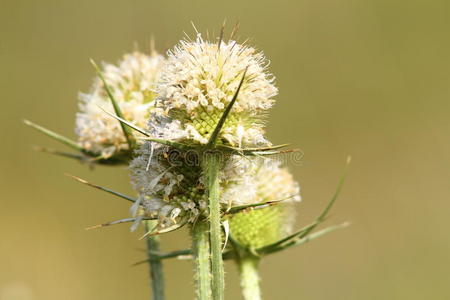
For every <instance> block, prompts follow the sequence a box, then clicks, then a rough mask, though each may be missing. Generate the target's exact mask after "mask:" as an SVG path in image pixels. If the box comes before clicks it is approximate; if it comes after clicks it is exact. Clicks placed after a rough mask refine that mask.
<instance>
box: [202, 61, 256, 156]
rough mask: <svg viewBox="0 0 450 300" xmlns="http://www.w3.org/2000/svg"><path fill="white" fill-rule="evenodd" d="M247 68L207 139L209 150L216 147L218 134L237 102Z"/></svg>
mask: <svg viewBox="0 0 450 300" xmlns="http://www.w3.org/2000/svg"><path fill="white" fill-rule="evenodd" d="M247 68H248V67H246V68H245V70H244V74H242V78H241V81H240V82H239V86H238V87H237V89H236V92H235V93H234V96H233V99H231V101H230V103H228V105H227V107H226V108H225V111H224V112H223V114H222V116H221V117H220V120H219V122H217V125H216V127H215V128H214V131H213V133H212V134H211V137H210V138H209V141H208V147H209V148H213V147H214V146H215V145H216V142H217V138H218V136H219V133H220V131H221V130H222V127H223V125H224V124H225V121H226V120H227V118H228V115H229V113H230V111H231V109H232V108H233V105H234V103H235V102H236V100H237V97H238V94H239V91H240V89H241V87H242V84H243V83H244V79H245V74H246V73H247Z"/></svg>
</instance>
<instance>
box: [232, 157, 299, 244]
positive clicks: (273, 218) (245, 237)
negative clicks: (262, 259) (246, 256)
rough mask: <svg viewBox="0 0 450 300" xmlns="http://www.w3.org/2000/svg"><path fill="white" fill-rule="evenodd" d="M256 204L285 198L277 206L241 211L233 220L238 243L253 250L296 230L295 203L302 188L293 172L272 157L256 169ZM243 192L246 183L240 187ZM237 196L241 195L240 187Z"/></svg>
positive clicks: (234, 234) (234, 235)
mask: <svg viewBox="0 0 450 300" xmlns="http://www.w3.org/2000/svg"><path fill="white" fill-rule="evenodd" d="M252 180H253V181H254V182H255V185H256V186H255V198H254V199H253V201H256V203H261V202H263V203H264V202H270V201H278V200H280V201H282V202H280V203H279V204H277V205H273V206H269V207H266V208H262V209H258V210H253V211H250V212H246V211H244V212H241V213H237V214H235V215H233V216H232V218H231V219H230V223H229V224H230V234H231V236H232V237H233V239H235V240H236V241H237V242H239V243H240V244H241V245H243V246H245V247H247V248H249V249H257V248H260V247H264V246H266V245H268V244H270V243H273V242H276V241H277V240H279V239H281V238H284V237H286V236H287V235H289V234H291V233H292V227H293V225H294V222H295V207H294V205H293V204H294V203H295V202H298V201H300V187H299V185H298V183H297V182H296V181H295V180H294V179H293V177H292V174H291V173H290V172H289V171H288V170H287V169H286V168H281V167H280V163H279V162H277V161H275V160H269V161H267V162H266V163H263V164H262V165H261V166H260V168H259V170H258V171H257V172H256V174H255V176H254V178H253V179H252ZM240 188H241V190H242V191H244V189H245V185H244V186H241V187H240ZM235 189H237V190H236V191H233V196H234V197H237V196H239V193H240V191H239V190H238V189H239V186H237V187H236V188H235Z"/></svg>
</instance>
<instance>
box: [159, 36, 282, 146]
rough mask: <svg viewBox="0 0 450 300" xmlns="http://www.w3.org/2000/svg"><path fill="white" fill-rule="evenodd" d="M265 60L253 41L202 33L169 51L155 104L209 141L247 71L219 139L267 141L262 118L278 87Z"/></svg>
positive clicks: (247, 142)
mask: <svg viewBox="0 0 450 300" xmlns="http://www.w3.org/2000/svg"><path fill="white" fill-rule="evenodd" d="M267 65H268V63H267V60H266V59H265V57H264V55H263V54H262V53H261V52H258V51H256V50H255V49H254V48H252V47H249V46H245V45H242V44H238V43H237V42H236V41H233V40H229V41H221V42H208V41H205V40H203V39H202V37H201V35H200V34H199V35H198V36H197V38H196V40H195V41H181V42H180V43H179V44H178V45H177V46H176V47H175V48H174V49H173V50H171V51H169V52H168V59H167V64H166V65H165V67H164V70H163V71H162V72H161V80H160V81H159V83H158V85H157V92H158V98H157V106H158V107H160V108H161V111H160V113H161V112H163V113H165V114H166V115H167V116H168V117H170V118H171V119H173V120H174V121H175V120H176V121H178V122H180V129H181V130H183V131H184V133H185V138H187V139H190V140H193V141H195V142H198V143H201V144H205V143H206V142H207V141H208V138H209V136H210V135H211V133H212V131H213V130H214V128H215V126H216V124H217V122H218V120H219V119H220V117H221V116H222V114H223V112H224V110H225V108H226V107H227V105H228V104H229V103H230V102H231V101H232V99H233V96H234V95H235V93H236V91H237V89H238V86H239V84H240V82H241V79H242V78H243V76H244V73H245V77H244V80H243V84H242V86H241V88H240V91H239V94H238V97H237V100H236V102H235V104H234V106H233V108H232V110H231V113H230V115H229V116H228V118H227V121H226V123H225V125H224V127H223V129H222V131H221V135H220V139H221V140H222V142H225V143H228V144H231V145H233V146H242V145H249V146H255V145H261V144H265V145H266V144H268V142H267V140H266V139H265V138H264V130H263V122H262V119H263V116H264V115H265V112H266V111H267V110H268V109H269V108H270V107H271V106H272V105H273V103H274V100H273V97H274V96H275V95H276V94H277V92H278V90H277V88H276V87H275V86H274V84H273V80H274V79H273V77H272V75H271V74H269V73H267V72H266V68H267Z"/></svg>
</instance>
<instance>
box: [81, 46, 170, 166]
mask: <svg viewBox="0 0 450 300" xmlns="http://www.w3.org/2000/svg"><path fill="white" fill-rule="evenodd" d="M164 61H165V59H164V57H162V56H160V55H157V54H156V53H154V54H152V55H146V54H143V53H140V52H133V53H130V54H126V55H124V56H123V58H122V60H120V61H119V63H118V64H117V65H113V64H104V66H103V76H104V78H105V80H106V82H107V84H108V86H109V88H110V90H111V92H112V94H113V96H114V98H115V100H116V102H117V104H118V105H119V107H120V109H121V111H122V113H123V115H124V117H125V118H126V119H127V120H128V121H130V122H132V123H134V124H136V125H137V126H142V127H145V126H146V123H147V121H148V118H149V108H150V107H151V106H152V105H154V99H155V93H154V85H155V82H156V81H157V80H158V78H159V73H160V70H161V67H162V65H163V64H164ZM79 107H80V112H79V113H77V119H76V134H77V135H78V142H79V144H80V145H81V146H82V147H83V148H84V149H86V150H88V151H91V152H94V153H99V155H100V154H101V155H102V156H103V157H105V158H107V157H110V156H112V155H114V154H116V153H118V152H121V151H127V150H128V145H127V143H126V139H125V136H124V134H123V132H122V129H121V127H120V123H119V122H118V121H117V120H115V119H113V118H111V117H110V116H108V115H107V114H105V112H104V111H102V109H101V108H104V109H106V110H108V111H113V107H112V104H111V101H110V99H109V97H108V95H107V93H106V91H105V88H104V85H103V83H102V81H101V80H100V78H99V77H96V78H95V80H94V83H93V85H92V88H91V91H90V92H89V93H88V94H80V104H79ZM100 107H101V108H100Z"/></svg>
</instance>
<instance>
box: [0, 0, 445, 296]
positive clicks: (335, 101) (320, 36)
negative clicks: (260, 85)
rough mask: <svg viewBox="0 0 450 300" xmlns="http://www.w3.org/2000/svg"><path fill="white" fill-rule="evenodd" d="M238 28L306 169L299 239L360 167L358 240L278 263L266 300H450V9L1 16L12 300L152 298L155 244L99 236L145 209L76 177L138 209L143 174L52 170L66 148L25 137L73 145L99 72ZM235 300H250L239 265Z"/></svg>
mask: <svg viewBox="0 0 450 300" xmlns="http://www.w3.org/2000/svg"><path fill="white" fill-rule="evenodd" d="M225 18H226V19H228V21H229V24H232V23H234V22H235V21H237V20H239V21H240V22H241V27H240V28H241V29H240V31H239V32H240V37H241V40H243V39H245V38H247V37H250V38H251V42H250V43H251V44H252V45H254V46H256V47H258V48H259V49H262V50H263V51H264V52H265V54H266V55H267V57H268V58H269V59H270V60H271V71H272V72H273V73H274V74H275V75H276V77H277V85H278V87H279V88H280V94H279V96H278V97H277V99H278V102H277V105H276V107H275V108H274V109H273V110H272V113H271V115H270V119H269V129H268V131H269V138H270V139H271V140H272V141H273V142H274V143H282V142H292V143H293V144H294V145H295V146H297V147H300V148H301V149H302V150H303V152H304V157H303V160H302V162H301V164H300V165H296V166H291V170H292V171H293V172H294V173H295V175H296V178H297V179H298V180H299V181H300V183H301V186H302V194H303V202H302V203H301V205H299V206H298V212H299V218H298V226H301V225H302V224H306V223H307V222H309V221H311V220H312V219H313V218H314V217H315V216H316V215H317V214H318V213H319V211H320V210H321V209H322V208H323V206H324V205H325V203H326V202H327V201H328V199H329V198H330V196H331V194H332V193H333V191H334V188H335V186H336V183H337V181H338V178H339V176H340V174H341V172H342V169H343V166H344V164H345V159H346V156H347V155H349V154H351V155H352V157H353V163H352V167H351V172H350V175H349V177H348V181H347V183H346V184H345V187H344V190H343V192H342V195H341V196H342V197H341V198H340V199H339V201H338V203H337V205H336V207H335V209H334V210H333V213H332V217H331V218H330V219H329V220H328V222H327V223H328V224H333V223H338V222H342V221H345V220H349V221H351V222H352V226H351V227H350V228H348V229H346V230H342V231H339V232H335V233H333V234H331V235H329V236H326V237H324V238H322V239H320V240H317V241H314V242H313V243H310V244H307V245H305V246H302V247H301V248H295V249H292V250H290V251H287V252H285V253H283V254H278V255H274V256H270V257H268V258H267V259H265V260H264V262H263V264H262V277H263V292H264V296H265V299H283V300H294V299H311V300H313V299H314V300H318V299H327V300H328V299H336V300H338V299H342V300H344V299H345V300H348V299H433V300H434V299H450V286H449V282H450V236H449V227H450V217H449V212H450V201H449V200H450V199H449V198H450V184H449V179H450V176H449V175H450V155H449V154H450V139H449V137H450V122H449V117H450V104H449V103H450V88H449V87H450V34H449V30H450V2H449V1H448V0H441V1H440V0H428V1H426V0H422V1H420V0H409V1H406V0H403V1H399V0H378V1H377V0H365V1H357V0H340V1H336V0H323V1H315V0H300V1H285V0H280V1H256V0H255V1H234V0H232V1H220V2H219V1H217V2H216V1H206V0H205V1H148V0H147V1H144V0H128V1H112V0H101V1H97V0H89V1H87V0H78V1H58V0H39V1H32V0H29V1H24V0H14V1H13V0H0V68H1V71H0V88H1V92H2V95H1V97H2V100H1V104H2V106H1V109H0V112H1V122H2V129H3V130H1V131H0V136H1V141H2V147H1V148H0V152H1V155H0V157H1V168H2V172H1V173H0V184H1V191H2V200H1V209H0V230H1V240H0V270H1V271H0V300H16V299H17V300H19V299H20V300H31V299H42V300H44V299H45V300H53V299H83V300H84V299H148V298H149V297H148V295H149V288H148V286H147V268H146V266H138V267H131V264H132V263H134V262H136V261H138V260H141V259H143V258H144V257H145V253H144V244H143V243H142V242H140V241H138V237H139V236H140V233H135V234H130V233H129V232H128V228H129V227H128V226H127V225H123V226H116V227H110V228H105V229H103V230H97V231H85V230H84V228H85V227H86V226H89V225H93V224H97V223H100V222H103V221H110V220H114V219H116V218H121V217H126V216H128V208H129V205H128V203H126V202H124V201H121V200H120V199H116V198H113V197H111V196H109V195H106V194H104V193H101V192H99V191H95V190H92V189H89V188H88V187H85V186H82V185H80V184H78V183H76V182H74V181H72V180H71V179H69V178H67V177H65V176H64V175H63V174H64V173H66V172H67V173H71V174H75V175H79V176H81V177H83V178H86V179H89V180H91V181H93V182H95V183H98V184H102V185H105V186H109V187H114V188H115V189H116V190H119V191H122V192H127V193H132V191H131V189H130V187H129V184H128V175H127V171H126V169H125V168H122V169H121V168H106V167H99V168H97V169H96V170H95V171H90V170H88V168H87V167H86V166H84V165H80V164H78V163H76V162H73V161H69V160H65V159H62V158H58V157H52V156H50V155H46V154H42V153H37V152H35V151H33V149H32V145H45V146H49V147H56V148H60V149H63V146H60V145H57V144H56V143H54V142H53V141H51V140H50V139H48V138H46V137H44V136H42V135H41V134H39V133H37V132H35V131H33V130H32V129H30V128H26V127H25V126H24V125H23V124H21V121H20V120H21V118H29V119H31V120H33V121H35V122H37V123H39V124H42V125H44V126H47V127H49V128H52V129H55V130H57V131H59V132H61V133H65V134H67V135H69V136H71V137H73V136H74V134H73V127H74V115H75V112H76V111H77V93H78V91H87V90H88V89H89V86H90V83H91V79H92V77H93V75H94V72H93V69H92V67H91V66H90V64H89V58H94V59H95V60H97V61H101V60H104V61H109V62H115V61H117V60H118V59H119V58H120V57H121V55H122V54H123V53H125V52H126V51H129V50H133V49H134V45H135V44H138V45H139V47H140V48H141V49H142V50H147V49H148V48H149V46H148V45H149V41H150V39H151V36H154V37H155V39H156V43H157V48H158V49H159V50H160V51H165V50H166V49H168V48H170V47H171V46H173V45H174V43H176V42H177V41H178V40H179V39H180V38H181V37H182V36H183V31H186V32H189V33H192V32H193V29H192V27H191V25H190V21H193V22H194V23H195V24H196V26H197V28H198V29H199V30H201V31H203V32H204V31H206V30H210V31H212V30H215V31H216V32H218V31H219V28H220V24H221V23H222V21H223V20H224V19H225ZM230 27H231V25H230ZM163 242H164V248H165V249H178V248H182V247H185V246H186V245H187V243H188V238H187V237H186V232H177V233H172V234H168V235H166V236H164V241H163ZM191 269H192V268H191V265H190V262H188V261H170V262H167V264H166V272H167V274H166V276H167V293H168V299H192V298H193V291H192V285H193V283H192V273H191ZM227 296H228V299H240V292H239V287H238V279H237V273H236V270H235V266H234V265H232V264H228V265H227Z"/></svg>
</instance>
